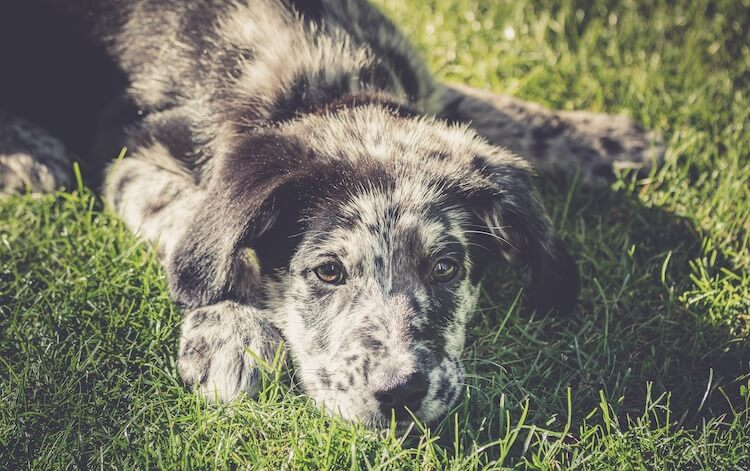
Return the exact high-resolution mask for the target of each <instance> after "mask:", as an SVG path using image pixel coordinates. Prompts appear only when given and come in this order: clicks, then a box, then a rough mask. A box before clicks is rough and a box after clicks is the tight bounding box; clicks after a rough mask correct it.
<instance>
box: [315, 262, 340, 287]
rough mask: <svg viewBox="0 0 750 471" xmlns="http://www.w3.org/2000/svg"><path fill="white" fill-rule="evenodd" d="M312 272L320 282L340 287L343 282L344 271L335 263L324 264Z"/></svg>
mask: <svg viewBox="0 0 750 471" xmlns="http://www.w3.org/2000/svg"><path fill="white" fill-rule="evenodd" d="M313 271H314V272H315V275H316V276H317V277H318V278H319V279H320V281H322V282H324V283H330V284H332V285H340V284H341V282H343V281H344V270H343V269H342V268H341V265H339V264H337V263H324V264H323V265H321V266H319V267H317V268H316V269H315V270H313Z"/></svg>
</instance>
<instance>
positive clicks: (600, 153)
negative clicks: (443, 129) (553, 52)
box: [436, 84, 664, 185]
mask: <svg viewBox="0 0 750 471" xmlns="http://www.w3.org/2000/svg"><path fill="white" fill-rule="evenodd" d="M438 93H440V95H439V99H438V100H437V102H438V103H439V105H438V106H439V108H438V110H437V113H436V114H437V115H438V116H440V117H442V118H444V119H447V120H449V121H453V122H461V123H467V124H469V125H470V126H471V127H472V128H474V129H475V130H476V131H477V132H479V133H480V134H481V135H482V136H484V137H485V138H487V139H488V140H489V141H490V142H492V143H493V144H495V145H498V146H502V147H506V148H508V149H510V150H511V151H513V152H515V153H517V154H519V155H521V156H522V157H524V158H526V159H527V160H529V161H530V162H531V163H532V164H534V166H535V167H536V168H537V169H538V170H539V171H540V172H549V171H563V172H566V173H574V172H576V171H579V170H580V173H581V178H582V181H583V183H585V184H588V185H596V184H601V183H606V182H609V181H611V179H612V177H613V176H614V170H615V169H628V168H632V169H639V171H641V172H643V173H645V172H647V171H648V169H650V167H651V166H652V165H654V163H656V162H657V161H658V160H659V159H660V158H661V157H662V154H663V151H664V146H663V143H662V141H661V139H660V138H659V137H658V136H657V135H655V134H654V133H652V132H650V131H647V130H645V129H643V128H642V127H640V126H639V125H638V124H636V123H635V122H634V121H632V120H631V119H630V118H627V117H625V116H618V115H608V114H602V113H592V112H587V111H550V110H548V109H546V108H544V107H542V106H540V105H537V104H534V103H529V102H525V101H523V100H520V99H517V98H513V97H510V96H506V95H499V94H496V93H492V92H489V91H485V90H479V89H475V88H471V87H467V86H463V85H453V84H451V85H444V86H442V88H441V89H440V91H439V92H438Z"/></svg>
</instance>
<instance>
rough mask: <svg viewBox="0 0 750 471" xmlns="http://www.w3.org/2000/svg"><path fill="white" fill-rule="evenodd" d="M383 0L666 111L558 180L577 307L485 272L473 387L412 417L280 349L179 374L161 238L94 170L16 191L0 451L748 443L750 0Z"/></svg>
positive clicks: (448, 37)
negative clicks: (221, 399)
mask: <svg viewBox="0 0 750 471" xmlns="http://www.w3.org/2000/svg"><path fill="white" fill-rule="evenodd" d="M672 3H675V2H667V1H652V0H649V1H644V2H641V1H635V0H630V1H623V2H620V3H618V4H617V5H608V2H604V1H600V0H586V1H577V2H564V1H561V0H543V1H531V0H517V1H505V0H503V1H493V0H482V1H480V0H430V1H418V0H407V1H404V0H380V1H379V2H378V4H379V5H380V6H381V7H382V8H384V10H385V11H387V12H388V13H389V14H390V15H391V17H393V18H395V19H396V20H397V22H398V23H399V24H400V25H401V26H402V27H403V28H404V30H405V31H406V32H407V34H408V35H409V36H410V37H411V38H413V39H414V41H415V42H416V44H417V45H418V46H419V47H420V48H421V49H422V50H423V51H424V54H425V56H426V57H427V58H428V61H429V62H430V64H431V66H432V68H433V70H435V71H436V73H437V74H438V75H439V76H441V77H444V78H446V79H450V80H456V81H462V82H467V83H470V84H472V85H476V86H481V87H490V88H492V89H494V90H496V91H500V92H505V93H510V94H514V95H517V96H520V97H522V98H525V99H529V100H534V101H538V102H541V103H544V104H546V105H548V106H551V107H555V108H561V109H591V110H597V111H606V112H623V113H627V114H630V115H631V116H633V117H635V118H636V119H638V120H639V121H641V122H642V123H644V124H645V125H646V126H648V127H651V128H655V129H657V130H658V131H660V132H662V133H663V134H664V136H665V137H666V140H667V142H668V144H669V150H668V152H667V155H666V161H665V163H664V164H663V165H662V166H661V167H660V168H658V169H656V170H655V171H653V172H652V173H651V175H650V176H649V177H648V178H644V179H640V180H639V179H636V178H635V177H632V176H629V175H620V176H619V177H618V180H617V181H616V182H615V183H614V184H613V185H612V187H611V188H607V189H602V190H597V191H593V190H585V189H581V188H579V187H578V186H577V185H576V184H575V182H570V181H568V182H564V181H556V180H553V179H547V180H545V181H543V182H542V183H543V186H544V197H545V199H546V201H547V204H548V207H549V208H550V212H551V213H552V216H553V219H554V221H555V223H556V224H557V225H558V227H559V228H560V231H561V232H562V234H563V235H564V238H565V239H566V241H567V243H568V244H569V246H570V247H571V249H572V251H573V252H574V253H575V254H576V255H577V257H578V259H579V263H580V269H581V273H582V277H583V291H582V299H583V300H584V302H583V303H582V305H581V306H580V308H579V309H578V310H577V311H576V313H575V314H574V315H572V316H570V317H568V318H555V317H552V316H540V315H538V314H535V313H532V312H528V310H526V309H524V308H523V307H522V306H519V305H518V303H517V302H514V300H517V298H518V294H519V292H520V290H521V285H520V283H519V282H518V281H517V278H518V276H517V275H518V274H517V273H515V272H512V273H498V274H497V276H495V277H492V279H491V280H490V282H489V283H488V284H487V286H486V290H485V291H486V293H485V295H484V296H483V301H482V305H481V307H480V309H479V311H478V312H477V314H476V318H475V320H474V321H473V323H472V325H471V337H472V339H473V341H472V342H471V343H470V344H469V347H468V348H467V351H466V358H467V364H468V366H469V370H470V373H471V375H470V383H471V385H470V387H469V388H468V389H467V394H466V397H465V400H464V401H463V402H462V403H461V404H459V405H458V406H457V407H456V408H455V410H454V411H453V413H452V414H451V415H450V416H449V417H447V418H446V419H445V421H444V422H443V423H442V424H439V425H437V426H434V427H432V428H431V429H430V430H424V429H422V430H420V429H419V428H417V429H415V431H414V432H413V433H412V434H410V435H409V436H402V435H400V434H398V433H395V432H393V431H385V432H377V431H372V430H366V429H364V428H362V427H360V426H358V425H356V424H347V423H344V422H342V421H340V420H338V419H332V418H330V417H327V416H325V415H324V414H322V413H320V412H319V411H318V410H317V409H315V407H314V406H313V405H312V404H310V403H309V402H308V401H307V400H306V399H305V397H304V396H302V395H300V394H299V392H298V391H296V390H290V389H289V387H288V384H289V383H288V381H286V380H285V378H286V377H287V375H288V372H287V370H285V369H284V368H283V367H282V364H283V362H281V361H279V362H277V364H276V365H271V366H270V367H269V368H268V371H267V372H266V379H265V383H264V384H265V388H264V390H263V392H262V393H261V395H260V397H259V399H258V401H256V402H253V401H248V400H245V401H239V402H235V403H232V404H228V405H222V406H212V405H207V404H205V403H203V402H201V401H200V400H198V399H197V397H196V396H194V395H192V394H190V393H189V392H187V391H185V389H184V388H183V387H182V386H181V384H180V381H179V379H178V377H177V375H176V371H175V365H174V353H175V351H176V335H177V325H178V322H179V313H178V312H177V311H176V310H175V307H174V306H173V305H172V304H171V302H170V301H169V299H168V296H167V291H166V283H165V276H164V273H163V271H162V270H161V269H160V268H159V266H158V264H157V263H156V261H155V259H154V254H153V251H151V250H150V249H149V248H148V247H147V246H144V245H142V244H139V243H138V242H137V241H136V240H135V239H134V237H133V236H131V235H130V234H128V233H127V232H126V231H125V229H124V227H123V225H122V224H121V223H120V222H118V221H117V220H116V218H114V217H113V216H112V215H111V214H110V213H108V212H107V211H103V210H102V205H101V202H100V201H99V200H98V199H97V198H96V197H94V196H92V194H91V193H90V192H89V191H88V190H86V189H83V188H78V189H77V190H75V191H72V192H70V193H60V194H57V195H49V196H44V197H39V198H36V197H30V196H26V197H17V198H10V199H6V200H3V201H2V202H0V467H4V466H5V467H8V468H29V467H30V468H36V469H57V468H67V467H74V468H84V467H112V466H114V467H118V468H124V469H130V468H152V467H158V468H214V467H216V468H234V467H243V468H244V467H251V468H267V469H283V468H287V469H296V468H311V469H332V468H336V469H363V468H374V469H380V468H391V469H440V468H448V469H457V470H458V469H460V470H464V469H472V468H485V467H489V468H501V467H528V468H539V469H558V468H593V469H601V468H626V469H630V468H645V469H652V468H662V469H675V468H687V469H698V468H704V469H731V468H734V469H747V468H749V467H750V393H749V392H748V389H749V388H750V126H749V125H748V123H749V122H750V33H749V32H750V2H749V1H748V0H725V1H707V0H696V1H692V2H682V3H683V4H682V5H677V6H673V5H671V4H672Z"/></svg>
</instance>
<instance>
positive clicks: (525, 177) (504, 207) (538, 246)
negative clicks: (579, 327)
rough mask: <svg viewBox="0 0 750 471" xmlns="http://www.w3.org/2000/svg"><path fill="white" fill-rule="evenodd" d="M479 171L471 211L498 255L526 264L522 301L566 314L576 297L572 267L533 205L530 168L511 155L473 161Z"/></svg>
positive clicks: (575, 271)
mask: <svg viewBox="0 0 750 471" xmlns="http://www.w3.org/2000/svg"><path fill="white" fill-rule="evenodd" d="M473 165H474V171H476V172H478V173H479V178H478V180H477V182H478V183H477V184H476V187H475V188H474V191H473V194H472V200H473V201H474V203H473V205H472V206H473V209H474V211H475V214H476V216H477V218H478V220H479V221H480V224H481V225H482V226H483V228H482V229H483V230H486V231H487V232H489V233H490V234H492V235H493V236H494V237H492V241H487V242H485V243H489V242H491V243H494V244H495V245H496V247H498V248H499V250H500V252H501V253H504V254H513V255H516V256H518V257H520V258H521V259H522V260H523V261H524V262H525V263H527V264H528V266H529V268H530V270H531V286H530V289H529V295H528V299H529V302H530V303H531V305H532V306H533V307H534V308H536V309H539V310H543V311H549V310H555V311H556V312H558V313H563V314H565V313H569V312H571V311H572V310H573V308H574V307H575V304H576V301H577V298H578V290H579V285H578V267H577V266H576V264H575V260H574V259H573V257H571V256H570V254H568V252H567V251H566V250H565V247H564V245H563V243H562V241H561V240H560V239H559V238H558V237H557V235H556V234H555V233H554V229H553V228H552V224H551V222H550V220H549V218H548V217H547V214H546V212H545V210H544V207H543V206H542V204H541V203H540V202H539V199H538V196H537V193H536V190H535V188H534V185H533V182H532V174H531V170H530V168H529V167H528V166H527V164H525V163H524V162H523V161H520V160H518V159H517V158H515V157H512V156H508V157H507V158H506V156H505V155H500V156H499V157H496V158H485V157H475V158H474V161H473Z"/></svg>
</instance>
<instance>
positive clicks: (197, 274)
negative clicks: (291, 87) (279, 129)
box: [168, 135, 314, 307]
mask: <svg viewBox="0 0 750 471" xmlns="http://www.w3.org/2000/svg"><path fill="white" fill-rule="evenodd" d="M301 152H302V151H301V149H300V148H299V146H298V145H296V144H295V143H294V142H290V141H287V140H284V139H283V138H280V137H278V136H268V135H264V136H260V137H255V138H253V139H252V140H251V141H249V142H246V143H245V145H243V146H242V148H241V149H238V150H237V151H236V152H235V153H234V154H233V156H230V157H227V158H225V159H224V160H223V161H222V163H221V166H220V168H218V169H217V170H216V173H215V174H214V175H213V177H212V180H211V182H210V184H209V186H208V190H207V192H206V197H205V199H204V201H203V204H202V206H201V207H200V208H198V209H197V211H196V213H195V215H194V216H193V219H192V221H191V222H190V224H189V226H188V228H187V230H186V231H185V233H184V234H183V236H182V238H181V239H180V241H179V242H178V244H177V246H176V248H175V250H174V252H173V254H172V257H171V259H170V260H169V261H168V272H169V284H170V290H171V292H172V296H173V298H174V300H175V301H176V302H177V303H178V304H180V305H182V306H185V307H198V306H205V305H207V304H213V303H216V302H218V301H221V300H224V299H228V298H232V299H238V300H243V299H244V297H246V296H248V295H250V294H251V292H252V291H253V288H254V286H253V284H254V283H257V279H253V277H255V278H257V276H258V275H259V273H257V270H248V267H247V266H246V263H245V262H244V261H243V260H246V258H245V257H243V251H244V250H246V249H247V248H248V247H254V245H255V243H256V242H258V241H259V240H262V239H265V238H269V237H271V238H274V239H276V240H278V241H279V245H280V246H284V245H286V246H288V247H280V248H289V249H291V246H289V241H290V239H289V236H290V235H292V234H293V233H294V230H293V229H292V226H294V224H295V223H296V222H297V220H298V214H299V211H300V201H301V198H300V194H301V192H302V191H303V189H302V187H303V186H304V183H305V180H306V179H308V178H311V177H312V175H313V174H314V172H312V171H310V169H309V168H307V167H308V166H307V162H305V161H303V159H302V158H301V157H300V156H301V155H302V154H301ZM282 232H283V234H282ZM262 262H263V260H262V258H261V264H262ZM248 277H249V278H248Z"/></svg>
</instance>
